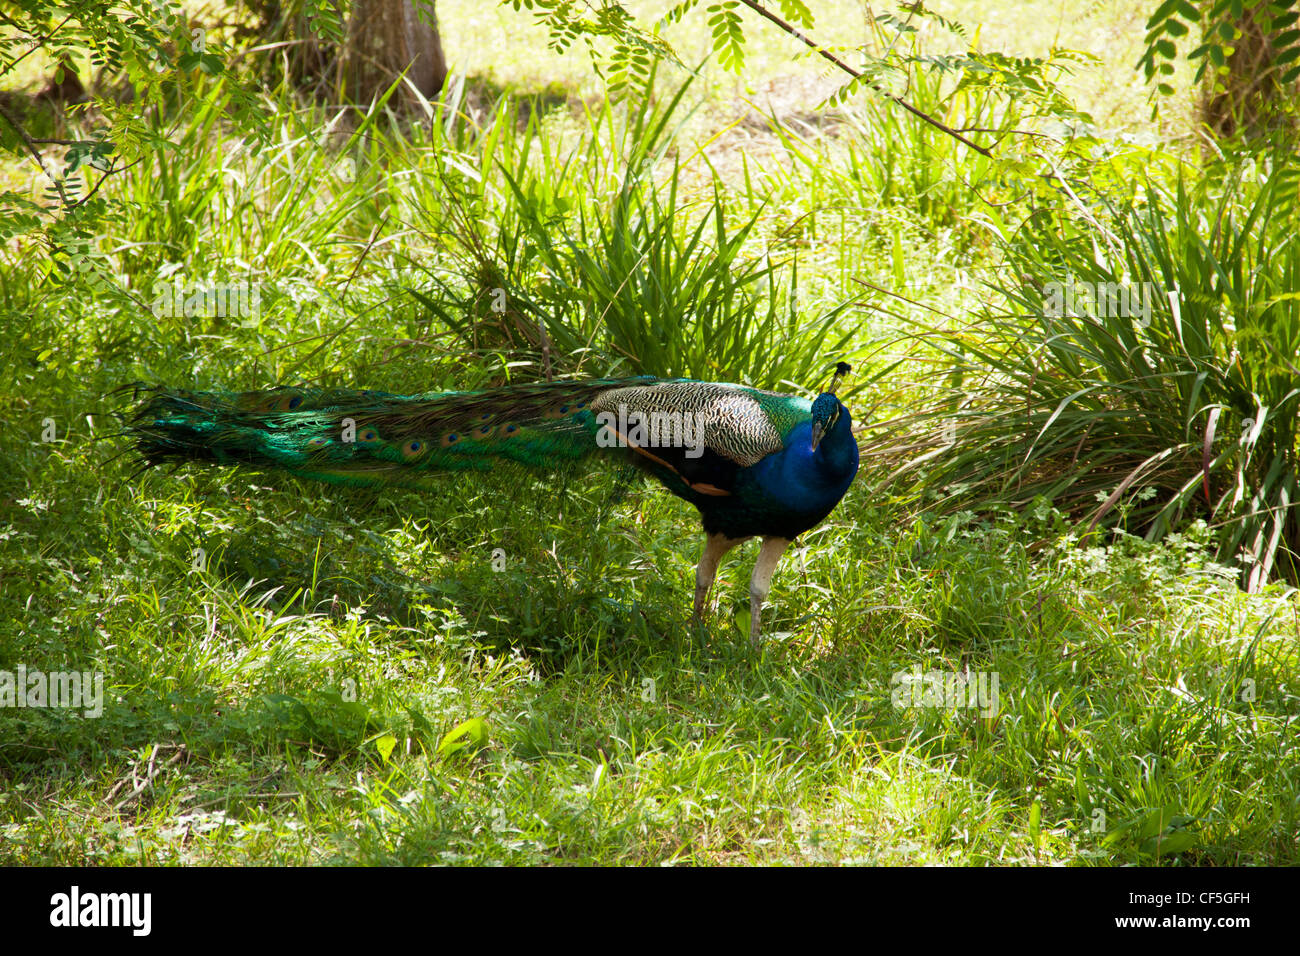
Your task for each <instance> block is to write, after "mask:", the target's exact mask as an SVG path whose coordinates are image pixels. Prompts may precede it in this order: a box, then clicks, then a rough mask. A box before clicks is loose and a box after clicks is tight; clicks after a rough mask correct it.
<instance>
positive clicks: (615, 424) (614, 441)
mask: <svg viewBox="0 0 1300 956" xmlns="http://www.w3.org/2000/svg"><path fill="white" fill-rule="evenodd" d="M596 423H597V424H599V425H603V426H604V427H603V428H601V430H600V431H598V432H597V433H596V444H597V445H598V446H600V447H601V448H622V447H625V446H627V445H632V446H634V447H636V448H685V449H686V457H687V458H699V457H700V456H701V455H703V454H704V423H705V416H704V412H702V411H697V412H670V411H664V412H643V411H639V410H637V409H628V407H627V405H625V404H622V403H620V404H619V406H618V412H617V413H615V412H612V411H604V412H597V413H596Z"/></svg>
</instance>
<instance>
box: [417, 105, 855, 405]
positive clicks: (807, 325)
mask: <svg viewBox="0 0 1300 956" xmlns="http://www.w3.org/2000/svg"><path fill="white" fill-rule="evenodd" d="M689 85H690V81H689V80H687V81H686V82H685V83H683V84H682V85H681V86H680V87H678V88H677V89H676V91H675V92H673V93H672V94H670V95H668V96H666V97H664V98H663V99H662V100H659V101H656V100H654V98H653V97H652V95H651V92H650V90H651V89H652V88H653V87H652V85H651V86H648V87H647V89H646V91H644V92H643V93H642V96H643V98H644V100H643V101H637V102H628V103H624V104H620V105H614V104H611V103H610V102H608V101H606V102H605V103H604V104H603V105H602V106H601V108H600V109H598V110H597V111H596V112H594V113H588V115H587V119H588V125H587V128H586V129H584V130H582V132H581V134H580V135H579V136H578V138H577V141H576V142H572V143H565V142H564V141H563V140H562V139H561V138H560V137H555V136H545V135H542V132H541V129H540V128H539V123H538V120H537V118H536V117H535V116H534V117H531V118H530V119H529V120H528V122H527V124H526V127H525V129H524V130H523V131H522V132H521V131H519V130H517V129H515V128H514V127H512V126H510V125H509V124H505V125H502V124H501V110H500V109H498V111H497V126H496V127H494V129H493V130H492V131H491V132H490V133H489V134H487V135H485V136H483V137H481V138H480V139H479V141H478V142H477V144H476V147H477V148H476V149H475V150H474V151H473V152H471V153H470V154H468V155H464V156H459V157H450V158H444V160H442V161H443V162H444V167H443V169H442V171H441V176H440V179H441V188H440V189H439V190H438V192H437V193H434V192H432V191H430V193H429V198H430V199H431V200H433V203H434V204H433V205H432V206H431V207H430V208H429V209H428V210H427V214H428V215H427V219H428V220H429V221H430V222H435V223H436V224H437V226H436V228H438V229H439V230H440V231H441V232H442V234H443V236H444V241H446V242H447V243H448V244H449V246H450V247H451V253H450V255H449V257H448V259H447V260H445V261H442V262H439V263H432V264H417V268H418V269H420V270H421V271H422V272H423V273H424V276H425V279H426V281H425V283H424V287H423V288H415V289H413V290H412V292H413V294H414V295H415V297H416V298H417V299H418V300H419V301H420V302H421V303H422V304H423V305H424V307H425V308H426V309H427V310H428V311H429V312H430V314H431V315H432V316H433V317H435V318H436V319H437V320H438V321H439V323H440V324H443V325H445V326H446V327H448V328H449V329H452V330H454V331H455V332H456V333H457V334H458V335H459V336H460V337H461V338H462V339H463V340H464V341H465V342H466V343H467V344H469V345H471V346H472V347H474V348H476V349H481V350H485V351H490V350H493V349H502V348H504V349H507V350H512V351H518V350H521V349H522V350H527V351H532V352H534V353H538V352H541V353H544V354H545V361H546V362H547V363H561V362H568V363H570V365H572V366H573V367H572V368H571V369H569V370H574V371H576V370H582V371H593V370H594V371H604V370H606V369H613V368H621V369H622V370H625V371H628V372H645V373H649V374H655V375H663V376H683V377H689V378H698V379H715V380H716V379H724V380H737V381H742V382H746V383H749V384H753V385H758V386H775V385H777V384H779V383H782V382H789V383H797V384H801V385H808V384H811V383H812V382H813V381H814V380H817V379H819V378H820V377H821V376H822V374H823V373H824V371H825V367H826V365H827V364H828V363H829V362H830V361H832V359H833V357H838V356H840V355H842V354H844V350H845V348H846V347H847V345H848V342H849V340H850V338H851V334H852V333H851V332H850V331H846V330H844V329H842V328H840V323H839V320H840V319H841V317H842V315H843V313H844V311H845V309H846V307H847V303H837V304H831V305H819V304H817V303H812V302H801V299H800V295H799V285H798V268H797V264H796V262H795V260H794V257H793V254H792V253H790V252H789V251H788V250H787V249H785V248H782V247H781V244H780V243H779V242H777V243H770V244H764V243H763V242H761V241H760V239H759V236H758V234H757V226H758V225H759V223H760V220H761V217H762V216H763V214H764V210H765V209H766V205H767V204H766V201H765V198H764V196H762V195H761V194H757V193H756V192H754V191H753V190H750V191H749V192H747V193H745V194H743V195H742V196H740V197H739V198H735V199H730V200H729V199H728V198H726V196H725V189H724V184H723V183H722V182H721V180H720V179H719V178H718V177H717V176H716V174H715V175H712V176H709V177H706V185H705V188H704V190H699V189H695V190H694V191H693V192H691V194H689V195H688V189H687V187H686V185H685V182H684V180H685V177H684V176H683V172H684V162H683V160H682V159H681V157H670V156H669V153H670V151H671V147H672V144H673V136H674V132H675V130H676V129H677V127H678V126H679V125H680V123H681V122H682V121H683V120H684V116H683V115H682V114H684V113H686V112H687V110H686V107H685V106H684V105H683V97H684V95H685V93H686V91H687V89H688V87H689ZM611 158H612V159H613V160H614V161H613V162H611Z"/></svg>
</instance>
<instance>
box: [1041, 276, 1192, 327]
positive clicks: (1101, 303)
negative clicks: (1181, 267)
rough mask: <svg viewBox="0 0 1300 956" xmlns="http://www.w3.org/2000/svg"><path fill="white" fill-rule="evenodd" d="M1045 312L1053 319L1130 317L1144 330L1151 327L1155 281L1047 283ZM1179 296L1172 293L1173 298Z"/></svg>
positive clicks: (1080, 280) (1081, 280) (1045, 286)
mask: <svg viewBox="0 0 1300 956" xmlns="http://www.w3.org/2000/svg"><path fill="white" fill-rule="evenodd" d="M1043 292H1044V293H1045V296H1046V297H1045V298H1044V300H1043V311H1044V312H1045V313H1046V314H1047V316H1048V317H1049V318H1054V319H1059V318H1060V317H1061V316H1063V315H1076V316H1081V315H1091V316H1093V317H1095V318H1098V319H1112V318H1128V319H1136V320H1137V321H1136V322H1135V323H1134V324H1135V325H1137V326H1139V327H1140V328H1146V327H1147V326H1148V325H1150V324H1151V307H1152V305H1153V304H1154V303H1155V301H1156V295H1157V290H1156V286H1155V283H1154V282H1138V283H1135V284H1133V285H1126V284H1125V283H1123V282H1090V281H1087V280H1084V279H1071V280H1070V281H1069V282H1047V283H1044V285H1043ZM1174 295H1177V293H1171V298H1172V296H1174Z"/></svg>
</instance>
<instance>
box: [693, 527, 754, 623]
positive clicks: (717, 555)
mask: <svg viewBox="0 0 1300 956" xmlns="http://www.w3.org/2000/svg"><path fill="white" fill-rule="evenodd" d="M748 540H749V539H748V538H728V537H727V536H726V535H725V534H711V535H709V536H708V538H707V539H705V542H704V554H703V555H701V556H700V563H699V564H698V565H697V566H696V568H695V620H697V621H698V620H699V619H700V618H701V617H703V615H704V601H705V599H707V598H708V596H709V588H711V587H713V579H714V578H715V577H716V576H717V574H718V562H719V561H721V560H722V556H723V555H724V554H726V553H727V552H728V551H730V550H731V549H732V548H734V547H735V546H736V545H738V544H740V542H742V541H748Z"/></svg>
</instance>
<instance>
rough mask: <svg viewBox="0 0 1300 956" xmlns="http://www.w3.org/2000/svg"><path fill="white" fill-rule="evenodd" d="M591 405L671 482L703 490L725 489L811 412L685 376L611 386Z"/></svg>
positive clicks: (804, 405) (801, 403) (787, 399)
mask: <svg viewBox="0 0 1300 956" xmlns="http://www.w3.org/2000/svg"><path fill="white" fill-rule="evenodd" d="M592 410H593V411H595V412H596V413H597V421H598V422H601V423H603V424H604V425H605V426H606V427H607V428H611V429H613V430H614V431H615V432H616V433H617V435H618V438H619V440H620V444H626V445H627V446H629V447H631V448H632V449H633V450H634V452H636V453H637V454H638V455H640V456H642V458H644V459H645V461H644V462H643V464H647V465H648V466H650V467H652V468H654V466H657V468H655V469H654V470H657V471H658V472H659V474H660V476H661V477H664V478H665V480H666V481H668V482H669V484H670V487H671V486H672V481H671V478H672V477H674V476H675V477H676V478H678V479H680V481H681V482H682V483H683V484H684V485H685V486H687V487H688V488H689V489H690V490H692V491H694V492H696V493H697V494H704V495H727V494H730V493H731V492H732V490H733V487H734V484H735V480H736V476H737V475H738V474H739V472H740V471H741V470H742V469H744V468H748V467H751V466H753V465H755V464H757V463H758V462H759V461H761V460H762V459H763V458H765V457H767V456H768V455H770V454H772V453H773V452H778V451H781V450H782V449H783V448H785V440H786V437H787V436H788V435H789V433H790V431H791V430H792V429H793V428H794V427H795V426H797V425H798V424H799V423H800V422H805V421H807V420H808V419H809V417H810V415H811V405H810V403H809V402H808V400H807V399H803V398H798V397H795V396H791V395H781V394H779V393H776V392H766V391H762V390H760V389H755V388H749V387H747V386H742V385H730V384H725V383H717V382H693V381H685V380H680V381H662V382H653V383H649V384H633V385H625V386H621V387H617V388H611V389H609V390H608V391H605V392H603V393H601V394H600V395H599V396H598V397H597V398H596V399H595V400H593V402H592ZM638 425H639V426H640V427H638ZM675 490H676V489H675Z"/></svg>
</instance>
